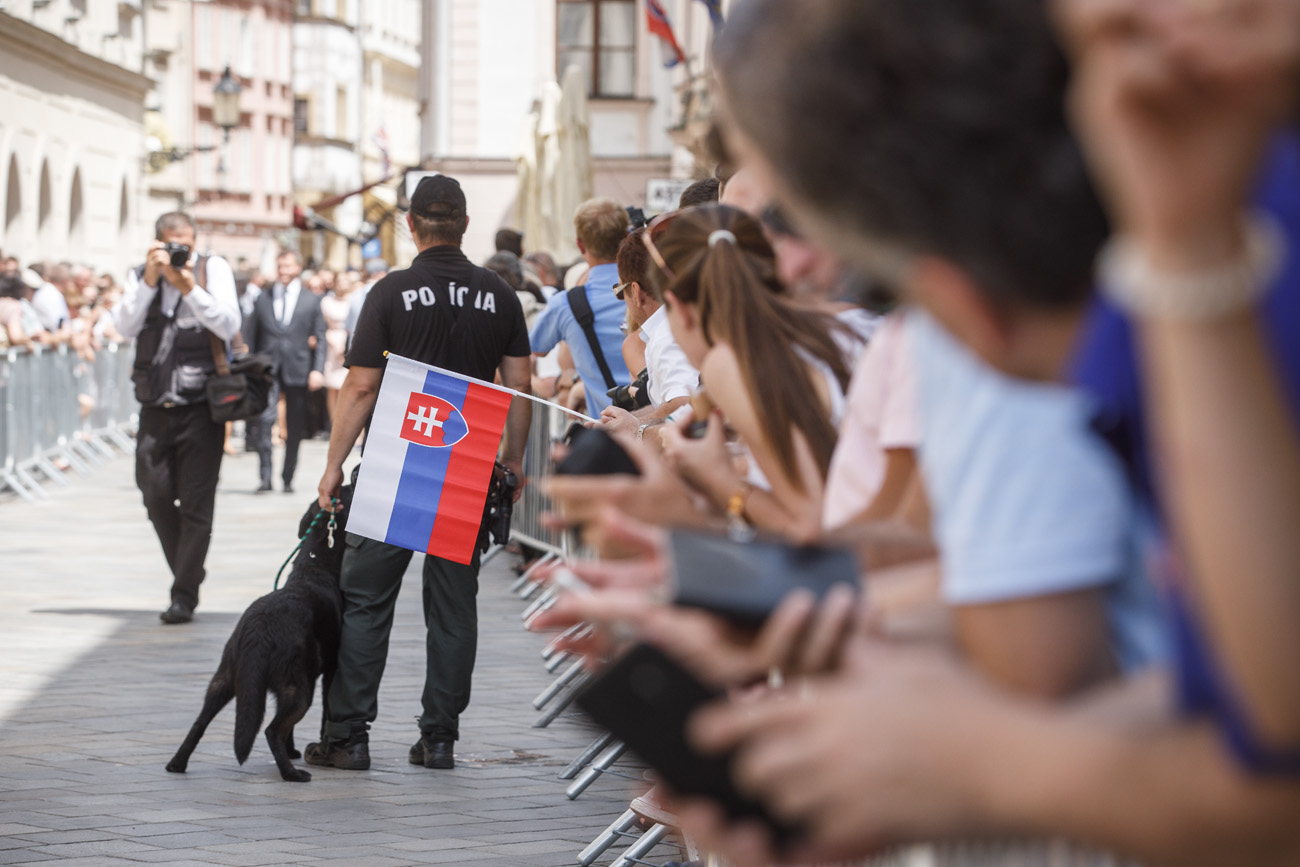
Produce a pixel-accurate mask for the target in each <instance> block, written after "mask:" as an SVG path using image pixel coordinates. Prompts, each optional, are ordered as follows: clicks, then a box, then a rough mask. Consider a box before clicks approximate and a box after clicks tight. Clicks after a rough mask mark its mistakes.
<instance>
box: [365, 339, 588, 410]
mask: <svg viewBox="0 0 1300 867" xmlns="http://www.w3.org/2000/svg"><path fill="white" fill-rule="evenodd" d="M384 358H400V359H401V360H402V361H408V362H410V363H411V364H418V365H420V366H421V367H427V368H429V369H431V370H436V371H438V372H439V373H441V374H445V375H446V376H450V377H452V378H454V379H459V380H463V381H464V382H472V383H475V384H476V385H482V386H484V387H486V388H492V389H496V390H497V391H504V392H507V393H508V394H513V395H514V396H515V397H522V398H524V399H525V400H531V401H532V402H533V403H540V404H542V405H543V406H549V407H551V408H552V409H558V410H559V411H560V412H562V413H566V414H568V415H571V416H573V417H574V418H580V419H582V420H583V421H589V422H591V423H592V424H596V423H598V420H597V419H594V418H592V417H591V416H589V415H584V414H582V413H580V412H578V411H577V410H576V409H569V408H568V407H567V406H561V405H560V404H558V403H554V402H553V401H549V400H546V399H544V398H540V397H538V396H537V395H535V394H524V393H523V392H522V391H515V390H514V389H513V388H507V387H506V386H504V385H497V384H496V383H495V382H484V381H483V380H481V379H475V378H474V377H472V376H466V375H465V374H463V373H457V372H456V371H454V370H447V369H446V368H442V367H435V366H434V365H432V364H425V363H424V362H422V361H416V360H414V359H412V358H407V357H405V356H403V355H390V354H389V352H388V350H387V349H385V350H384Z"/></svg>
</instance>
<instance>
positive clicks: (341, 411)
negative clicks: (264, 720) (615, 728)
mask: <svg viewBox="0 0 1300 867" xmlns="http://www.w3.org/2000/svg"><path fill="white" fill-rule="evenodd" d="M407 222H408V225H409V226H410V229H411V233H412V235H413V236H414V238H415V241H416V246H417V247H418V248H419V250H420V253H419V255H417V256H416V257H415V261H414V262H412V263H411V267H410V268H409V269H407V270H405V271H395V272H393V273H392V274H390V275H388V276H387V277H385V278H384V279H383V280H380V281H379V283H377V284H376V285H375V286H374V288H373V289H372V290H371V292H370V297H369V298H368V299H367V301H366V305H365V308H364V309H363V310H362V313H361V321H360V322H359V323H358V325H357V332H356V335H355V336H354V339H353V342H352V348H351V349H350V350H349V351H348V355H347V361H346V363H347V365H348V375H347V378H346V379H345V380H344V382H343V389H342V390H341V391H340V393H339V398H338V404H337V409H338V412H337V417H336V418H335V419H334V428H333V433H332V435H331V437H330V448H329V457H328V459H327V464H326V469H325V474H324V476H323V477H322V478H321V482H320V487H319V491H320V502H321V507H322V508H331V503H330V500H331V497H333V496H336V495H337V493H338V490H339V487H340V486H341V485H342V483H343V462H344V460H346V458H347V457H348V455H349V453H350V452H351V451H352V447H353V445H354V444H355V443H356V441H357V437H358V436H359V435H360V434H361V430H362V427H363V426H365V425H366V424H368V419H369V418H370V415H371V412H372V411H373V409H374V406H375V400H376V399H377V397H378V394H379V387H380V384H381V382H382V380H383V374H384V367H385V365H386V361H385V357H384V353H385V352H393V353H396V354H397V355H401V356H404V357H407V358H412V359H415V360H416V361H421V362H424V363H426V364H431V365H435V366H438V367H443V368H446V369H448V370H451V371H454V372H456V373H460V374H464V375H466V376H470V377H473V378H475V379H479V380H482V381H485V382H491V381H492V379H493V377H494V376H495V375H496V374H497V373H498V372H499V373H500V375H501V380H502V382H503V383H504V384H505V385H506V386H507V387H508V388H513V389H515V390H516V391H520V392H522V393H525V394H527V393H528V390H529V385H530V373H531V365H530V354H529V348H528V331H527V329H526V328H525V326H524V314H523V310H522V309H521V308H520V306H519V298H518V296H516V295H515V292H514V290H512V289H511V288H510V287H509V286H507V285H506V284H505V283H504V282H503V281H502V280H501V278H499V277H498V276H497V275H496V274H494V273H492V272H491V271H488V270H487V269H485V268H478V267H475V266H474V265H473V263H471V262H470V261H469V260H468V259H466V258H465V254H464V253H463V252H461V248H460V245H461V240H462V239H463V237H464V234H465V229H466V227H467V226H468V225H469V215H468V213H467V210H466V202H465V194H464V192H462V191H461V188H460V184H459V183H457V182H456V180H455V179H454V178H450V177H447V176H446V175H437V176H432V177H426V178H424V179H422V180H421V181H420V184H419V186H418V187H416V189H415V193H414V195H413V196H412V197H411V210H410V212H409V214H408V215H407ZM531 420H532V404H531V402H530V401H528V400H527V399H525V398H516V399H515V401H514V403H513V405H512V406H511V409H510V414H509V417H508V418H507V421H506V438H505V443H504V446H503V450H504V451H503V454H504V457H503V459H502V461H503V463H505V464H506V465H507V466H508V467H509V468H510V469H511V470H512V471H513V472H514V473H515V475H516V476H517V477H518V478H519V479H520V480H521V482H522V481H523V479H524V473H523V458H524V449H525V447H526V445H527V443H528V427H529V424H530V422H531ZM521 490H522V487H521ZM346 544H347V551H346V553H345V554H344V557H343V570H342V576H341V578H340V588H341V590H342V593H343V631H342V636H341V639H340V645H339V657H338V663H339V664H338V671H337V672H336V673H335V675H334V678H333V680H332V682H331V684H330V688H329V694H328V695H327V696H326V697H325V706H326V719H328V723H327V724H326V726H325V730H324V732H323V733H322V740H321V742H320V743H316V744H309V745H308V746H307V749H306V750H305V756H306V759H307V761H308V762H309V763H310V764H313V765H324V766H330V767H335V768H342V769H345V770H364V769H366V768H369V767H370V747H369V735H368V733H367V732H368V730H369V726H370V723H372V722H374V720H375V719H376V717H377V715H378V712H379V708H378V696H379V682H380V679H381V678H382V676H383V672H384V663H385V660H386V657H387V654H388V635H389V632H390V630H391V629H392V625H393V610H394V607H395V606H396V604H397V593H398V590H399V589H400V587H401V584H402V576H403V574H405V572H406V567H407V565H408V564H409V563H410V561H411V556H412V552H411V551H409V550H407V549H405V548H398V547H395V546H393V545H388V544H385V543H383V542H378V541H375V540H373V539H365V538H362V537H360V536H356V535H353V534H351V533H349V534H348V535H347V539H346ZM478 571H479V551H478V548H477V547H476V548H475V551H474V556H473V560H472V562H471V563H470V564H469V565H462V564H459V563H454V562H452V561H450V560H445V559H442V558H440V557H434V556H431V555H426V556H425V558H424V568H423V571H422V573H421V574H422V576H423V586H424V617H425V624H426V627H427V630H428V634H427V644H426V652H427V659H426V672H425V684H424V694H423V697H422V705H423V713H422V714H421V716H420V723H419V724H420V737H419V740H417V741H416V742H415V744H414V745H413V746H412V747H411V751H410V761H411V762H412V763H413V764H417V765H424V766H425V767H426V768H450V767H453V766H454V763H455V760H454V756H453V747H454V745H455V742H456V740H457V739H458V738H459V736H460V715H461V713H463V712H464V710H465V708H466V707H468V706H469V698H470V685H471V680H472V678H473V673H474V657H475V652H476V645H477V641H478V615H477V610H476V602H475V597H476V595H477V593H478Z"/></svg>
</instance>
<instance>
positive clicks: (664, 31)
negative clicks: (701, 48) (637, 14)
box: [645, 0, 686, 69]
mask: <svg viewBox="0 0 1300 867" xmlns="http://www.w3.org/2000/svg"><path fill="white" fill-rule="evenodd" d="M645 19H646V26H647V27H648V28H649V30H650V33H651V34H652V35H654V36H658V37H659V44H660V45H661V46H662V47H663V52H664V66H665V67H667V68H669V69H671V68H672V67H674V66H676V65H677V64H679V63H684V62H685V61H686V52H684V51H682V47H681V46H680V45H678V44H677V36H676V35H675V34H674V33H673V23H672V22H671V21H669V20H668V13H667V12H665V11H664V7H663V6H662V5H661V4H660V3H659V0H645Z"/></svg>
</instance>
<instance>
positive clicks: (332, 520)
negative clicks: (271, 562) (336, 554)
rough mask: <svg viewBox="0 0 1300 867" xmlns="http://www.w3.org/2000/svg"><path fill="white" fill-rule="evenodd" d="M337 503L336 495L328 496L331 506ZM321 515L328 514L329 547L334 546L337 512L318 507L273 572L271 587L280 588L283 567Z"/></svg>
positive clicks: (299, 547) (292, 556) (309, 533)
mask: <svg viewBox="0 0 1300 867" xmlns="http://www.w3.org/2000/svg"><path fill="white" fill-rule="evenodd" d="M338 504H339V498H338V497H330V505H331V506H337V505H338ZM321 515H329V516H330V521H329V543H330V547H331V548H333V547H334V528H335V527H337V526H338V516H337V513H335V512H332V511H329V510H328V509H320V510H318V511H317V512H316V515H315V517H313V518H312V519H311V523H310V524H308V525H307V532H306V533H303V534H302V536H301V537H300V538H299V539H298V544H297V545H294V546H293V550H292V551H290V552H289V556H288V558H287V559H286V560H285V561H284V562H283V563H281V564H280V571H279V572H276V573H275V586H274V587H273V588H272V589H274V590H279V589H280V576H281V575H283V574H284V567H285V566H288V565H289V562H290V561H291V560H293V558H294V555H296V554H297V553H298V552H299V551H300V550H302V543H303V541H304V540H305V539H306V538H307V537H308V536H310V535H311V531H312V530H314V529H316V525H317V524H319V523H320V518H321Z"/></svg>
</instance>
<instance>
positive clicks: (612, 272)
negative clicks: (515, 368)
mask: <svg viewBox="0 0 1300 867" xmlns="http://www.w3.org/2000/svg"><path fill="white" fill-rule="evenodd" d="M629 222H630V221H629V220H628V216H627V211H625V210H623V208H622V207H621V206H620V205H619V204H618V202H616V201H614V200H613V199H591V200H589V201H586V202H583V203H582V204H581V205H579V206H578V211H577V213H576V214H574V217H573V225H574V228H575V229H576V230H577V235H578V249H579V250H580V251H581V252H582V256H583V258H584V259H585V260H586V262H587V265H588V266H589V267H590V269H591V270H590V273H589V274H588V275H587V282H586V283H585V284H584V285H582V286H577V287H574V288H573V289H571V290H569V291H568V292H565V293H563V294H561V295H556V296H555V297H553V298H552V299H551V300H550V301H549V302H547V305H546V309H545V310H543V311H542V315H541V316H539V317H538V318H537V324H536V325H534V326H533V329H532V332H531V333H530V340H531V342H532V347H533V352H535V353H537V354H538V355H545V354H546V353H548V352H550V351H551V350H552V349H554V348H555V346H556V344H558V343H560V342H561V341H563V342H564V343H565V344H566V345H567V346H568V347H569V351H570V352H571V353H572V354H573V361H574V365H575V366H576V368H577V375H578V377H579V378H580V379H581V381H582V382H583V383H584V385H585V387H586V399H587V415H590V416H592V417H593V418H594V417H599V415H600V413H601V412H602V411H603V410H604V409H605V407H607V406H609V405H610V399H609V397H608V396H607V395H606V392H607V391H608V390H609V389H611V388H614V387H615V386H619V385H627V384H628V382H629V381H630V379H631V377H630V376H629V374H628V370H627V364H625V363H624V361H623V353H622V345H623V332H622V329H621V327H620V326H621V325H622V322H623V316H624V314H625V313H626V308H625V307H624V305H623V302H622V301H619V300H618V298H616V297H614V292H613V289H614V287H615V286H616V285H618V282H619V280H618V265H617V263H616V261H615V260H616V258H617V257H618V246H619V244H621V243H622V242H623V239H624V238H625V237H627V229H628V225H629ZM575 300H576V302H577V303H578V304H579V305H580V307H585V308H586V309H585V310H582V309H578V310H575V308H574V306H573V305H574V303H575ZM579 314H582V315H581V316H580V315H579Z"/></svg>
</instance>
